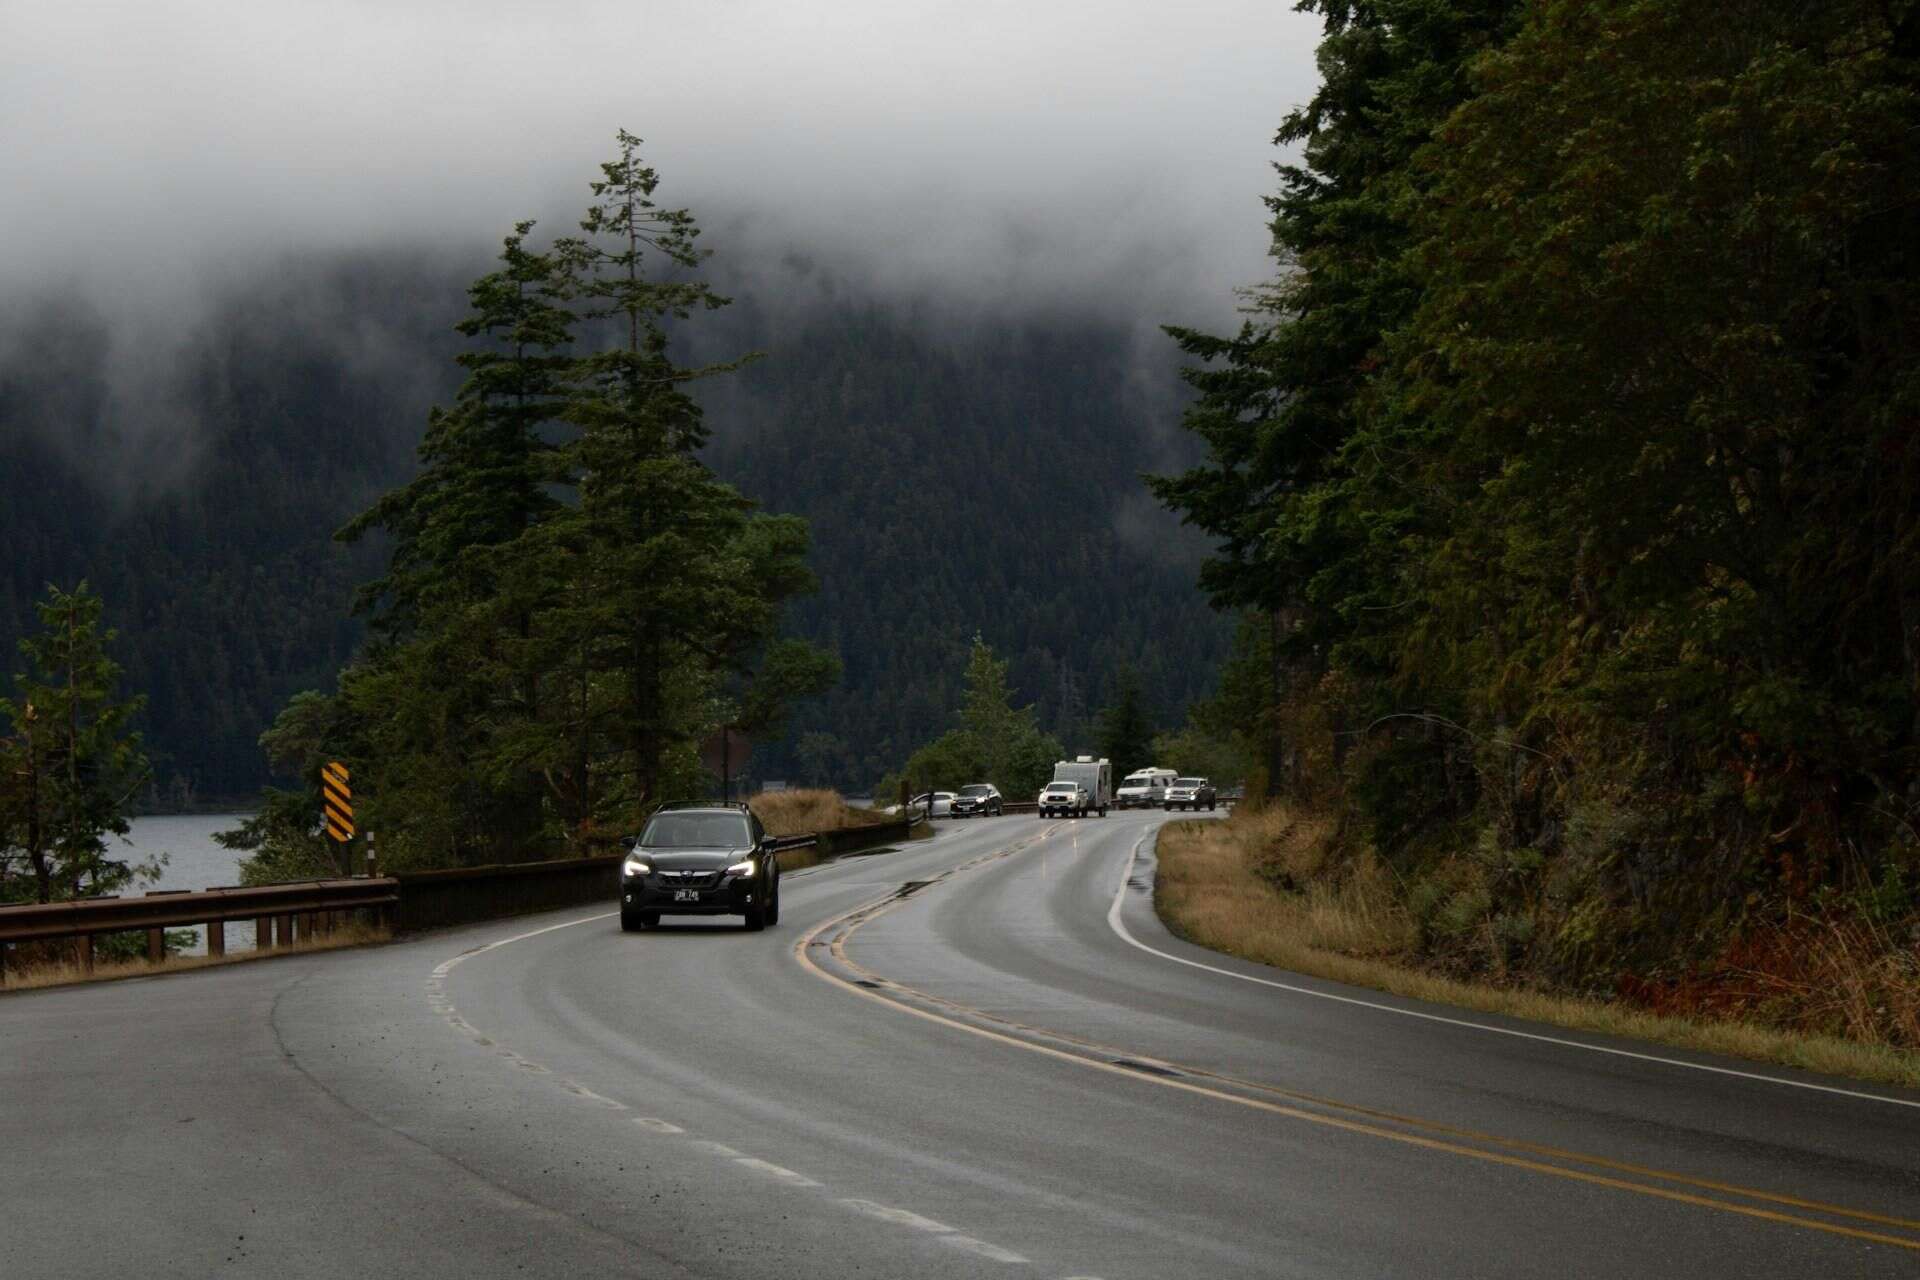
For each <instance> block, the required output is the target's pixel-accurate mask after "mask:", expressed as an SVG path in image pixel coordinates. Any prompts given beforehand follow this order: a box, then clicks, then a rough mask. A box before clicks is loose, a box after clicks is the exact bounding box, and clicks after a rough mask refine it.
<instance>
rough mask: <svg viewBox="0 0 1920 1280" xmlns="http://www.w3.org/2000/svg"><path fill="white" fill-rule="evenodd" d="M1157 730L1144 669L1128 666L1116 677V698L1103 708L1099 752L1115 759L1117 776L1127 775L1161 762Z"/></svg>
mask: <svg viewBox="0 0 1920 1280" xmlns="http://www.w3.org/2000/svg"><path fill="white" fill-rule="evenodd" d="M1153 732H1154V730H1153V720H1152V718H1151V717H1150V716H1149V715H1148V713H1147V700H1146V694H1145V692H1144V691H1143V690H1142V688H1141V684H1140V673H1139V672H1138V671H1135V670H1133V669H1132V668H1131V667H1127V668H1124V669H1122V670H1121V672H1120V674H1119V676H1118V677H1117V678H1116V679H1115V681H1114V692H1113V701H1112V702H1110V703H1108V704H1107V705H1106V706H1104V707H1102V708H1101V709H1100V723H1099V729H1098V732H1097V733H1096V735H1095V738H1094V745H1095V748H1096V753H1097V754H1098V755H1099V756H1100V757H1101V758H1102V759H1106V760H1111V761H1112V762H1113V776H1114V777H1115V778H1116V779H1119V778H1124V777H1126V776H1127V775H1128V774H1129V773H1132V772H1133V771H1134V770H1135V769H1144V768H1146V767H1147V766H1148V765H1150V764H1158V763H1159V761H1157V760H1154V759H1153V758H1152V756H1153Z"/></svg>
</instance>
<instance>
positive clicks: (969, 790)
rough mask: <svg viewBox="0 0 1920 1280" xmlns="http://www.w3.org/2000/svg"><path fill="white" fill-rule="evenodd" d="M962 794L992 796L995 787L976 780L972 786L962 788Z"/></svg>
mask: <svg viewBox="0 0 1920 1280" xmlns="http://www.w3.org/2000/svg"><path fill="white" fill-rule="evenodd" d="M960 794H961V795H963V796H990V795H992V794H993V788H992V787H988V786H982V785H981V784H980V783H977V782H976V783H974V784H973V785H972V786H970V787H962V788H960Z"/></svg>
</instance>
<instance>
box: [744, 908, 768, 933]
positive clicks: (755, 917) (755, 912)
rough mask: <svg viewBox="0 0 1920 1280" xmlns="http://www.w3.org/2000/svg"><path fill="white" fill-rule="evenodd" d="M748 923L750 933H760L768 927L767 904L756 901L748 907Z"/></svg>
mask: <svg viewBox="0 0 1920 1280" xmlns="http://www.w3.org/2000/svg"><path fill="white" fill-rule="evenodd" d="M746 917H747V918H746V925H747V932H748V933H758V932H760V931H761V930H762V929H764V928H766V927H767V904H766V903H764V902H756V903H754V904H753V905H752V906H750V907H748V908H747V911H746Z"/></svg>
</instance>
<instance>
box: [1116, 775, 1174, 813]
mask: <svg viewBox="0 0 1920 1280" xmlns="http://www.w3.org/2000/svg"><path fill="white" fill-rule="evenodd" d="M1178 776H1179V775H1178V774H1176V773H1175V772H1174V771H1173V770H1171V769H1162V768H1159V767H1157V766H1152V767H1149V768H1145V769H1135V770H1134V771H1133V772H1132V773H1130V774H1128V775H1127V776H1126V777H1125V778H1123V779H1122V780H1121V782H1120V793H1119V794H1118V795H1117V796H1115V797H1114V803H1115V804H1117V805H1119V806H1120V807H1121V808H1122V809H1158V808H1159V807H1160V806H1161V805H1163V804H1165V803H1166V802H1167V788H1168V787H1170V786H1172V785H1173V780H1174V779H1175V778H1176V777H1178Z"/></svg>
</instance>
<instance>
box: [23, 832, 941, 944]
mask: <svg viewBox="0 0 1920 1280" xmlns="http://www.w3.org/2000/svg"><path fill="white" fill-rule="evenodd" d="M912 829H913V823H912V822H911V821H908V820H905V819H902V820H899V821H894V822H881V823H873V824H871V825H868V826H861V827H845V828H842V829H840V830H838V831H822V832H817V833H814V834H811V835H795V836H776V837H774V848H775V849H776V850H782V851H784V850H788V849H807V848H812V849H818V850H819V851H820V852H821V853H822V854H823V855H824V856H827V857H834V856H837V855H839V854H843V853H854V852H858V851H859V850H862V849H869V848H873V847H876V846H879V845H885V844H891V843H893V842H894V841H896V840H904V839H906V838H907V837H908V835H909V834H911V832H912ZM624 857H625V855H624V854H617V853H616V854H603V855H601V856H598V857H592V858H558V859H553V860H551V861H546V862H510V863H501V864H498V865H493V866H484V867H450V868H446V869H444V870H439V871H409V872H402V873H401V874H399V875H395V876H386V877H381V878H377V879H356V880H309V881H301V882H297V883H292V884H271V885H256V886H252V887H237V888H226V889H208V890H205V891H204V892H198V893H195V892H189V891H186V890H161V891H156V892H153V893H150V894H147V895H146V896H145V897H140V898H85V899H81V900H78V901H74V902H55V903H51V904H46V905H42V904H39V903H30V904H27V905H25V906H14V907H0V982H4V981H5V979H6V971H7V946H8V944H10V943H18V942H44V941H54V940H58V939H62V938H71V939H73V940H74V943H75V947H76V956H75V958H76V961H77V962H78V963H79V965H80V966H81V968H82V969H84V970H85V971H87V972H92V970H93V962H94V954H93V953H94V938H95V937H97V936H98V935H100V934H103V933H128V932H134V931H137V930H141V929H144V930H146V931H147V958H148V959H149V960H152V961H155V962H159V961H163V960H165V959H166V930H168V929H180V928H186V927H189V926H196V925H204V926H205V927H206V929H207V954H208V955H209V956H223V955H225V954H226V951H227V947H226V933H225V925H226V922H227V921H229V920H252V921H254V928H255V935H254V936H255V938H256V939H257V949H259V950H262V951H266V950H277V949H282V948H286V947H291V946H292V945H293V944H294V942H295V941H296V940H297V939H300V938H307V937H314V936H318V935H321V934H324V933H327V932H331V931H332V930H334V929H336V928H338V927H339V926H340V924H341V923H342V919H343V917H346V916H348V915H349V914H352V913H358V912H362V911H373V912H377V913H378V915H379V917H380V918H381V919H382V920H383V921H385V922H387V923H389V924H391V925H393V927H394V928H396V929H398V930H399V931H401V932H413V931H416V930H420V929H438V928H445V927H447V926H449V925H457V924H471V923H473V922H475V921H479V920H495V919H499V918H501V917H503V916H515V915H525V914H528V913H530V912H534V911H550V910H553V909H555V908H557V907H572V906H581V905H584V904H587V903H592V902H601V901H610V900H613V899H616V898H618V897H619V895H620V863H621V861H622V859H623V858H624Z"/></svg>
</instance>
